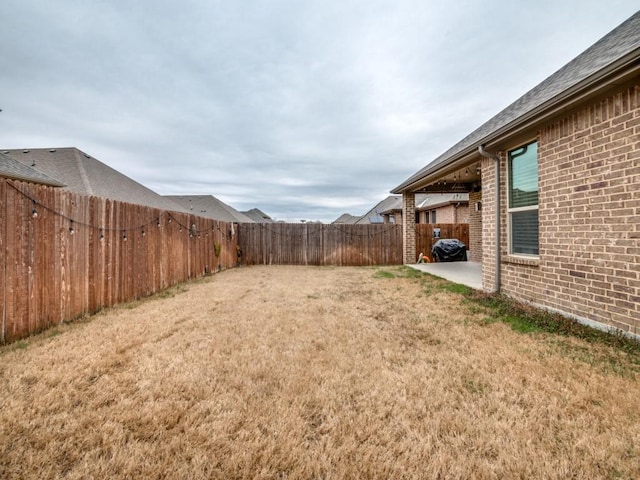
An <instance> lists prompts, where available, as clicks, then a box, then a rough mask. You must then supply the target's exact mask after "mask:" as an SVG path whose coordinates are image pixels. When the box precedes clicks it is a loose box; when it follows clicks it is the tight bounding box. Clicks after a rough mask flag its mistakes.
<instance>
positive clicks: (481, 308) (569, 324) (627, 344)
mask: <svg viewBox="0 0 640 480" xmlns="http://www.w3.org/2000/svg"><path fill="white" fill-rule="evenodd" d="M397 271H398V273H397V274H396V276H398V277H404V278H416V279H421V280H422V282H421V284H422V287H423V292H424V294H425V295H426V296H427V297H428V296H430V295H432V294H433V293H435V292H438V291H441V292H449V293H453V294H457V295H460V296H461V297H462V298H461V302H462V303H463V304H464V305H465V307H466V308H467V309H468V311H469V313H472V314H479V313H484V314H485V315H486V316H485V317H484V318H483V320H482V323H483V324H487V325H488V324H492V323H496V322H502V323H505V324H507V325H509V326H510V327H511V328H512V329H513V330H514V331H516V332H519V333H537V332H545V333H549V334H556V335H559V336H564V337H571V338H578V339H581V340H585V341H587V342H589V343H591V344H598V345H604V346H609V347H613V348H615V349H616V350H618V351H621V352H624V353H626V354H629V355H631V356H632V359H631V361H632V362H633V363H636V364H638V365H640V342H638V341H636V340H634V339H633V338H629V337H628V336H626V335H624V332H622V331H620V330H614V331H611V332H606V331H602V330H597V329H595V328H592V327H589V326H587V325H583V324H581V323H579V322H577V321H575V320H573V319H571V318H568V317H565V316H562V315H560V314H556V313H551V312H547V311H545V310H542V309H539V308H536V307H533V306H530V305H526V304H524V303H521V302H518V301H516V300H514V299H511V298H508V297H506V296H505V295H501V294H494V293H485V292H481V291H478V290H475V289H473V288H470V287H467V286H466V285H461V284H458V283H453V282H449V281H447V280H443V279H441V278H439V277H436V276H433V275H430V274H428V273H425V272H422V271H420V270H416V269H413V268H410V267H407V266H402V267H398V270H397Z"/></svg>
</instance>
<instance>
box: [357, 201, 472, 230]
mask: <svg viewBox="0 0 640 480" xmlns="http://www.w3.org/2000/svg"><path fill="white" fill-rule="evenodd" d="M468 222H469V195H468V194H467V193H437V194H417V195H416V208H415V216H414V223H468ZM355 223H358V224H362V223H395V224H398V225H402V224H403V214H402V196H400V195H390V196H388V197H387V198H385V199H384V200H382V201H381V202H380V203H378V204H377V205H376V206H375V207H373V208H372V209H371V210H369V211H368V212H367V213H365V214H364V215H363V216H362V217H360V218H358V219H357V220H356V221H355Z"/></svg>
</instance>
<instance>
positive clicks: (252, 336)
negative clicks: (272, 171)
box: [0, 267, 640, 479]
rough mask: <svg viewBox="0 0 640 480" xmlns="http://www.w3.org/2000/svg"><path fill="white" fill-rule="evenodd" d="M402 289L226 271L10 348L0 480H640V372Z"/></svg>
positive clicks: (1, 362)
mask: <svg viewBox="0 0 640 480" xmlns="http://www.w3.org/2000/svg"><path fill="white" fill-rule="evenodd" d="M406 277H407V274H406V271H405V270H403V268H400V267H390V268H386V269H384V272H382V273H381V270H380V269H375V268H330V267H323V268H314V267H253V268H243V269H237V270H230V271H227V272H224V273H221V274H218V275H215V276H213V277H210V278H208V279H206V280H204V281H202V282H199V283H194V284H190V285H188V286H187V287H186V289H184V290H185V291H182V292H178V293H176V294H175V296H173V297H170V298H155V299H150V300H145V301H142V302H139V303H138V304H136V305H132V306H130V307H131V308H127V307H121V308H117V309H113V310H109V311H107V312H103V313H101V314H99V315H97V316H95V317H93V318H92V319H91V320H90V321H88V322H83V323H79V324H75V325H72V326H68V327H65V328H62V329H59V330H57V331H56V332H54V333H58V334H56V335H51V333H48V334H47V333H45V334H43V335H42V336H39V337H36V338H33V339H31V340H28V341H26V342H24V343H22V344H20V345H14V346H9V347H4V348H2V349H0V478H61V477H64V478H100V477H102V478H192V479H197V478H221V479H222V478H224V479H228V478H276V479H284V478H290V479H293V478H563V479H564V478H637V476H638V474H639V473H640V386H639V384H638V380H637V375H638V370H637V364H635V363H634V362H632V361H631V360H629V359H626V357H625V356H624V355H622V354H618V353H616V352H613V351H609V350H607V348H608V347H604V346H598V345H591V344H587V343H585V342H583V341H581V340H576V339H567V338H563V337H558V336H554V335H549V334H544V333H534V334H522V333H516V332H514V331H512V330H511V329H510V328H509V326H508V325H505V324H503V323H490V322H485V321H484V319H485V318H486V312H484V311H483V310H482V308H477V307H473V306H470V305H468V304H465V303H463V302H462V297H461V296H460V295H459V294H456V293H454V292H451V291H447V290H445V289H441V288H436V286H437V285H439V282H438V281H436V280H434V279H432V278H429V277H421V278H406ZM603 358H604V359H605V360H603ZM611 358H615V359H616V365H617V368H610V365H611V362H610V361H609V360H610V359H611Z"/></svg>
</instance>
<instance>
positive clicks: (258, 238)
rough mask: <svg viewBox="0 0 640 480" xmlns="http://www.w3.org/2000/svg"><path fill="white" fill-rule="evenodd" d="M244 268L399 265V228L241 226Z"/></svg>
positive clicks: (370, 226)
mask: <svg viewBox="0 0 640 480" xmlns="http://www.w3.org/2000/svg"><path fill="white" fill-rule="evenodd" d="M238 229H239V235H238V238H239V242H240V248H241V249H242V252H243V263H245V264H247V265H342V266H360V265H400V264H402V226H400V225H393V224H385V225H343V224H340V225H336V224H327V225H325V224H319V223H304V224H303V223H243V224H240V226H239V227H238Z"/></svg>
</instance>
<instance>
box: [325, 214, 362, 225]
mask: <svg viewBox="0 0 640 480" xmlns="http://www.w3.org/2000/svg"><path fill="white" fill-rule="evenodd" d="M359 218H360V217H356V216H354V215H351V214H350V213H343V214H342V215H340V216H339V217H338V218H336V219H335V220H334V221H333V222H331V223H335V224H342V225H345V224H347V225H348V224H352V223H356V221H357V220H358V219H359Z"/></svg>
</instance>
